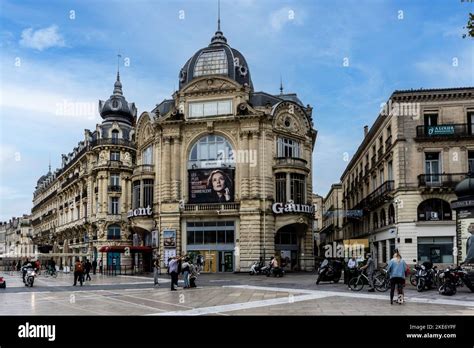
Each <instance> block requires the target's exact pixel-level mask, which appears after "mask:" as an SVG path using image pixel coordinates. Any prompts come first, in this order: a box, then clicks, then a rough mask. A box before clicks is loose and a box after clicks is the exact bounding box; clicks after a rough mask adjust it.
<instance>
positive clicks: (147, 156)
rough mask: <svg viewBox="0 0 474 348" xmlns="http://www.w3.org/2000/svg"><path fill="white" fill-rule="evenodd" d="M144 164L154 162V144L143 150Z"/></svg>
mask: <svg viewBox="0 0 474 348" xmlns="http://www.w3.org/2000/svg"><path fill="white" fill-rule="evenodd" d="M142 164H153V146H152V145H150V146H148V147H147V148H146V149H145V150H143V152H142Z"/></svg>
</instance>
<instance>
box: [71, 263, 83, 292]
mask: <svg viewBox="0 0 474 348" xmlns="http://www.w3.org/2000/svg"><path fill="white" fill-rule="evenodd" d="M83 272H84V268H83V266H82V263H81V261H79V259H76V263H75V265H74V284H73V286H76V284H77V280H79V282H80V283H81V286H82V281H83Z"/></svg>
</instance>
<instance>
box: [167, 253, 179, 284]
mask: <svg viewBox="0 0 474 348" xmlns="http://www.w3.org/2000/svg"><path fill="white" fill-rule="evenodd" d="M168 272H169V274H170V276H171V291H176V289H175V285H176V284H178V258H177V257H172V258H171V260H170V261H169V263H168Z"/></svg>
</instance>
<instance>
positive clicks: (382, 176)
mask: <svg viewBox="0 0 474 348" xmlns="http://www.w3.org/2000/svg"><path fill="white" fill-rule="evenodd" d="M379 179H380V185H382V184H383V183H384V180H385V176H384V172H383V169H380V171H379Z"/></svg>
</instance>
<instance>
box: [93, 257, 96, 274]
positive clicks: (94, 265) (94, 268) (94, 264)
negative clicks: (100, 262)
mask: <svg viewBox="0 0 474 348" xmlns="http://www.w3.org/2000/svg"><path fill="white" fill-rule="evenodd" d="M96 270H97V260H96V259H94V261H92V274H93V275H95V272H96Z"/></svg>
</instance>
